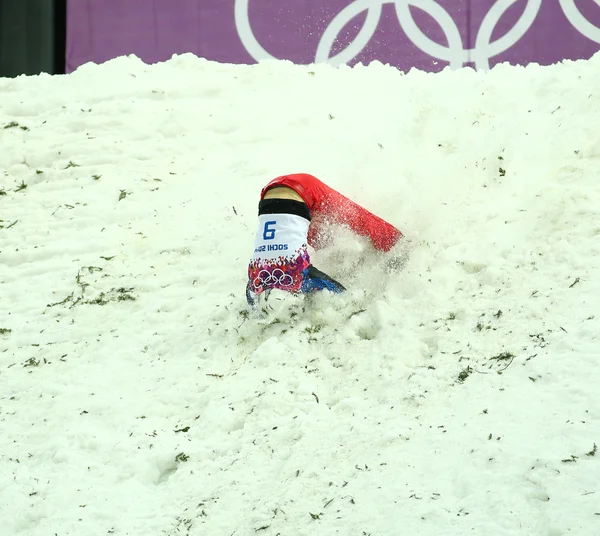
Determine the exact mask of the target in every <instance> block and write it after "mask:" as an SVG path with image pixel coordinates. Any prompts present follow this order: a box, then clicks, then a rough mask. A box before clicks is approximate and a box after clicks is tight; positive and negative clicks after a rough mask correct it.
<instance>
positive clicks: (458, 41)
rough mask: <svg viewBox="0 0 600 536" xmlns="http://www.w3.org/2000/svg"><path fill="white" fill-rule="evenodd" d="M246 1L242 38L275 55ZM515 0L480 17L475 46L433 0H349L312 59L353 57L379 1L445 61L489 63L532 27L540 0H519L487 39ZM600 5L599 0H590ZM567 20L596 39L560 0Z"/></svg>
mask: <svg viewBox="0 0 600 536" xmlns="http://www.w3.org/2000/svg"><path fill="white" fill-rule="evenodd" d="M249 1H250V0H235V23H236V27H237V30H238V34H239V36H240V39H241V41H242V44H243V45H244V47H245V48H246V50H247V51H248V53H249V54H250V55H251V56H252V57H253V58H254V59H255V60H256V61H261V60H264V59H277V58H276V57H275V56H273V55H272V54H270V53H269V52H268V51H267V50H265V49H264V48H263V46H262V45H261V44H260V43H259V42H258V40H257V39H256V36H255V35H254V33H253V31H252V27H251V25H250V20H249V14H248V9H249ZM518 1H520V0H497V1H495V2H494V3H493V4H492V6H491V7H490V9H489V11H488V12H487V13H486V15H485V17H484V18H483V20H482V22H481V25H480V27H479V30H478V32H477V36H476V40H475V46H474V48H472V49H469V48H466V49H465V48H464V46H463V42H462V37H461V34H460V31H459V29H458V27H457V25H456V23H455V21H454V20H453V19H452V16H451V15H450V14H449V13H448V12H447V11H446V9H445V8H444V7H443V6H441V5H440V4H438V3H437V1H436V0H354V1H353V2H351V3H350V4H348V5H347V6H346V7H344V8H343V9H342V10H341V11H340V12H339V13H338V14H337V15H336V16H335V17H334V18H333V20H332V21H331V23H330V24H329V26H328V27H327V28H326V29H325V31H324V33H323V35H322V36H321V39H320V41H319V44H318V46H317V51H316V54H315V60H314V62H315V63H328V64H331V65H334V66H339V65H342V64H345V63H348V62H350V61H352V60H353V59H354V58H355V57H356V56H357V55H358V54H360V52H361V51H362V50H363V49H364V48H365V47H366V46H367V45H368V43H369V41H370V40H371V38H372V37H373V35H374V33H375V31H376V30H377V27H378V25H379V20H380V18H381V12H382V7H383V5H384V4H394V7H395V10H396V16H397V17H398V22H399V24H400V27H401V28H402V30H403V31H404V33H405V34H406V35H407V37H408V38H409V39H410V40H411V41H412V42H413V43H414V44H415V45H416V46H417V47H418V48H419V49H421V50H422V51H423V52H425V53H426V54H428V55H429V56H431V57H433V58H436V59H439V60H443V61H446V62H448V63H449V65H450V67H451V68H452V69H458V68H460V67H463V66H464V64H465V63H467V62H472V63H474V64H475V67H476V68H477V69H481V70H486V69H489V67H490V59H491V58H493V57H494V56H497V55H499V54H501V53H503V52H505V51H506V50H508V49H510V48H511V47H513V46H514V45H515V44H516V43H517V42H518V41H519V40H520V39H521V38H522V37H523V36H524V35H525V34H526V33H527V32H528V31H529V29H530V28H531V26H532V25H533V23H534V22H535V19H536V17H537V15H538V13H539V11H540V8H541V6H542V0H522V1H524V2H527V4H526V6H525V10H524V12H523V14H522V15H521V17H519V20H518V21H517V22H516V23H515V25H514V26H513V27H512V28H511V29H510V30H509V31H508V32H507V33H506V34H505V35H503V36H502V37H500V38H499V39H496V40H495V41H493V42H492V41H491V39H492V34H493V32H494V29H495V28H496V26H497V24H498V22H499V21H500V19H501V18H502V15H504V13H505V12H506V10H507V9H508V8H510V7H511V6H512V5H513V4H515V3H516V2H518ZM594 1H595V2H596V3H597V4H598V5H599V6H600V0H594ZM559 2H560V5H561V7H562V9H563V11H564V13H565V15H566V17H567V19H568V20H569V22H570V23H571V24H572V25H573V27H574V28H576V29H577V30H578V31H579V32H581V33H582V34H583V35H584V36H586V37H588V38H589V39H591V40H592V41H596V42H597V43H600V28H598V27H597V26H594V25H593V24H592V23H591V22H590V21H588V20H587V19H586V18H585V17H584V16H583V15H582V14H581V12H580V11H579V10H578V8H577V7H576V6H575V2H574V0H559ZM411 6H413V7H416V8H418V9H421V10H422V11H424V12H425V13H427V14H428V15H429V16H430V17H432V18H433V19H434V20H435V21H436V22H437V23H438V25H439V26H440V27H441V29H442V31H443V32H444V36H445V38H446V40H447V41H448V46H445V45H441V44H439V43H436V42H435V41H433V40H432V39H430V38H429V37H428V36H427V35H425V33H423V31H422V30H421V28H419V26H418V25H417V23H416V22H415V20H414V18H413V16H412V14H411V11H410V7H411ZM364 11H366V12H367V16H366V19H365V21H364V23H363V25H362V27H361V29H360V30H359V32H358V34H357V35H356V37H355V38H354V39H353V40H352V42H351V43H350V44H349V45H348V46H347V47H346V48H345V49H344V50H342V51H341V52H339V53H338V54H336V55H335V56H333V57H331V52H332V48H333V45H334V43H335V40H336V38H337V37H338V36H339V34H340V32H341V31H342V29H343V28H344V27H345V26H346V24H348V22H350V21H351V20H352V19H353V18H354V17H356V16H357V15H359V14H361V13H363V12H364Z"/></svg>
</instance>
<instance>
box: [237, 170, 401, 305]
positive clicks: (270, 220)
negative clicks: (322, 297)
mask: <svg viewBox="0 0 600 536" xmlns="http://www.w3.org/2000/svg"><path fill="white" fill-rule="evenodd" d="M327 223H329V224H341V225H347V226H348V227H350V229H352V230H353V231H354V232H355V233H357V234H359V235H361V236H366V237H369V238H370V240H371V242H372V243H373V246H374V247H375V248H376V249H378V250H380V251H389V250H390V249H391V248H392V246H393V245H394V244H396V242H397V241H398V240H399V239H400V238H402V236H403V235H402V233H401V232H400V231H399V230H398V229H396V228H395V227H394V226H392V225H391V224H389V223H388V222H386V221H384V220H382V219H381V218H379V217H377V216H375V215H374V214H372V213H371V212H369V211H368V210H366V209H364V208H363V207H361V206H360V205H358V204H356V203H355V202H353V201H351V200H350V199H348V198H347V197H345V196H343V195H342V194H340V193H339V192H337V191H335V190H334V189H333V188H330V187H329V186H327V185H326V184H325V183H323V182H321V181H320V180H319V179H317V178H316V177H314V176H313V175H309V174H307V173H294V174H291V175H282V176H280V177H277V178H275V179H273V180H272V181H271V182H269V183H268V184H267V185H266V186H265V187H264V188H263V189H262V191H261V193H260V201H259V204H258V228H257V231H256V237H255V244H254V253H253V255H252V258H251V260H250V263H249V265H248V284H247V285H246V299H247V301H248V303H249V304H250V305H251V306H252V305H255V304H256V302H257V299H258V297H259V296H260V295H261V294H262V293H263V292H264V293H265V298H267V297H268V295H269V293H270V291H271V290H272V289H274V288H275V289H279V290H285V291H288V292H291V293H293V294H299V293H307V292H312V291H316V290H329V291H331V292H335V293H340V292H343V291H344V290H346V289H345V287H344V286H343V285H342V284H341V283H339V282H338V281H336V280H335V279H333V278H331V277H329V276H328V275H327V274H325V273H323V272H321V271H320V270H317V269H316V268H315V267H314V266H313V265H312V264H311V261H310V255H309V253H308V245H310V246H311V247H313V248H314V249H319V247H322V246H323V234H322V229H323V225H324V224H327Z"/></svg>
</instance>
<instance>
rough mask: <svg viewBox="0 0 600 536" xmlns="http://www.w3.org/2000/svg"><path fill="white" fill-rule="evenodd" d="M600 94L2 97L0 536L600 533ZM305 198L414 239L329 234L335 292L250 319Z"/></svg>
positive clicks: (133, 62) (212, 67)
mask: <svg viewBox="0 0 600 536" xmlns="http://www.w3.org/2000/svg"><path fill="white" fill-rule="evenodd" d="M599 88H600V54H597V55H596V56H595V57H593V58H592V59H591V60H589V61H577V62H570V61H566V62H564V63H562V64H559V65H555V66H551V67H540V66H537V65H529V66H527V67H511V66H508V65H500V66H497V67H495V68H494V69H493V70H491V71H490V72H487V73H482V72H475V71H473V70H470V69H463V70H459V71H450V70H445V71H444V72H442V73H439V74H427V73H423V72H418V71H411V72H409V73H401V72H399V71H397V70H395V69H393V68H390V67H387V66H384V65H381V64H371V65H370V66H368V67H363V66H358V67H354V68H345V67H342V68H338V69H334V68H331V67H328V66H324V65H313V66H296V65H292V64H290V63H286V62H264V63H261V64H258V65H253V66H242V65H221V64H216V63H211V62H208V61H204V60H201V59H198V58H195V57H193V56H191V55H184V56H176V57H174V58H173V59H172V60H170V61H169V62H166V63H163V64H157V65H153V66H148V65H145V64H143V63H142V62H141V61H139V60H138V59H137V58H134V57H129V58H118V59H116V60H113V61H110V62H108V63H106V64H103V65H101V66H98V65H92V64H88V65H85V66H83V67H81V68H80V69H78V70H77V71H76V72H74V73H72V74H70V75H67V76H47V75H40V76H35V77H19V78H16V79H0V146H1V147H2V150H1V151H0V170H1V173H0V194H1V195H0V427H1V430H2V434H1V435H0V477H1V478H0V481H1V482H3V483H4V485H3V486H0V520H2V523H1V525H2V527H3V531H4V532H3V533H5V534H9V535H14V536H38V535H39V536H42V535H44V536H47V535H48V534H59V535H61V536H64V535H69V534H70V535H88V534H89V535H91V534H115V535H119V534H130V535H144V536H146V535H155V534H156V535H159V534H169V535H176V534H189V535H205V534H209V535H215V536H221V535H223V536H231V535H235V536H242V535H255V534H264V535H265V536H269V535H273V536H275V535H277V534H281V535H283V534H285V535H288V534H289V535H307V536H308V535H311V536H315V535H324V536H325V535H327V536H329V535H333V534H339V535H343V536H347V535H349V534H357V535H361V536H366V535H373V536H374V535H390V536H395V535H398V534H419V535H420V536H440V535H442V534H443V535H444V536H450V535H457V536H458V535H464V534H472V535H490V534H510V535H511V536H512V535H523V536H525V535H527V536H530V535H532V534H536V535H538V534H539V535H543V536H560V535H566V534H586V535H587V534H593V533H595V532H597V525H598V513H599V512H598V505H597V499H595V497H597V495H596V496H595V495H594V494H595V493H596V492H597V491H598V489H597V487H598V481H599V477H600V466H599V465H598V464H599V462H600V454H596V452H597V447H596V444H597V443H598V442H600V399H599V397H598V396H597V385H598V384H600V369H599V368H598V359H599V358H600V341H599V338H598V337H599V335H598V333H600V325H599V319H600V310H599V306H598V298H597V297H598V296H600V283H599V281H600V260H599V259H600V225H599V221H600V208H599V207H600V128H599V125H600V91H599ZM293 172H306V173H312V174H314V175H316V176H317V177H319V178H320V179H321V180H323V181H324V182H326V183H327V184H329V185H330V186H331V187H333V188H335V189H337V190H339V191H340V192H342V193H343V194H344V195H346V196H348V197H350V198H351V199H353V200H355V201H357V202H359V203H360V204H361V205H363V206H364V207H365V208H367V209H369V210H370V211H372V212H374V213H376V214H377V215H379V216H381V217H383V218H384V219H386V220H388V221H389V222H391V223H392V224H394V225H395V226H396V227H398V228H399V229H401V230H402V231H403V233H404V234H405V239H403V241H402V243H400V244H399V245H398V246H397V247H396V250H395V251H392V252H391V253H389V254H382V253H380V252H376V251H375V250H374V249H373V248H372V247H371V246H370V244H369V243H368V241H366V240H365V239H363V238H360V237H357V236H355V235H353V234H352V233H350V232H349V231H348V230H347V229H344V228H333V229H332V233H333V235H334V238H335V240H334V241H333V242H332V244H331V245H330V246H328V247H327V248H325V249H324V250H322V251H318V252H315V253H314V255H313V257H312V260H313V262H314V264H315V265H316V266H317V267H318V268H319V269H321V270H323V271H325V272H327V273H329V274H330V275H331V276H332V277H334V278H336V279H338V280H339V281H340V282H342V283H343V284H344V285H345V286H347V287H348V289H349V291H348V292H347V293H346V294H344V295H332V294H329V293H326V292H324V293H322V294H319V295H315V296H310V297H307V298H297V297H294V296H291V295H286V294H278V293H277V292H274V293H273V294H272V296H271V297H270V299H269V301H268V302H267V303H266V304H264V307H263V308H261V309H260V310H259V311H255V312H252V311H250V310H249V309H248V307H247V305H246V302H245V297H244V288H245V284H246V268H247V263H248V260H249V258H250V255H251V251H252V247H253V237H254V232H255V225H256V216H257V203H258V197H259V192H260V189H261V188H262V187H263V186H264V184H266V182H268V181H269V180H270V179H272V178H273V177H275V176H277V175H281V174H284V173H293ZM397 254H404V255H407V259H408V260H407V262H406V264H405V265H404V267H403V269H402V270H400V271H398V272H390V270H388V269H387V262H388V260H389V257H390V256H391V255H397Z"/></svg>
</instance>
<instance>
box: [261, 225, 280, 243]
mask: <svg viewBox="0 0 600 536" xmlns="http://www.w3.org/2000/svg"><path fill="white" fill-rule="evenodd" d="M276 223H277V222H276V221H267V222H265V228H264V229H263V240H273V239H274V238H275V229H274V227H275V224H276Z"/></svg>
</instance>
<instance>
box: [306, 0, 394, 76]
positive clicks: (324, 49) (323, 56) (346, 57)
mask: <svg viewBox="0 0 600 536" xmlns="http://www.w3.org/2000/svg"><path fill="white" fill-rule="evenodd" d="M383 4H384V2H381V1H380V2H378V1H377V0H375V1H373V0H355V1H354V2H352V3H351V4H348V5H347V6H346V7H345V8H344V9H342V10H341V11H340V12H339V13H338V14H337V15H336V16H335V18H334V19H333V20H332V21H331V23H330V24H329V26H327V28H326V30H325V32H324V33H323V36H322V37H321V40H320V41H319V45H318V46H317V53H316V54H315V63H325V62H326V63H329V64H331V65H334V66H336V67H337V66H339V65H342V64H345V63H348V62H349V61H352V60H353V59H354V58H355V57H356V56H358V54H360V52H361V50H362V49H363V48H365V47H366V46H367V44H368V43H369V41H370V40H371V38H372V37H373V34H374V33H375V30H376V29H377V26H378V24H379V19H380V17H381V7H382V5H383ZM365 9H366V10H367V18H366V20H365V23H364V24H363V27H362V28H361V29H360V31H359V32H358V35H357V36H356V37H355V38H354V41H352V43H350V45H349V46H348V47H347V48H346V49H345V50H342V52H340V53H339V54H337V55H336V56H334V57H333V58H331V57H330V55H331V48H332V47H333V44H334V42H335V39H336V37H337V36H338V35H339V34H340V32H341V31H342V29H343V28H344V26H345V25H346V24H348V23H349V22H350V21H351V20H352V19H353V18H354V17H356V15H358V14H359V13H362V12H363V11H364V10H365Z"/></svg>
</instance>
